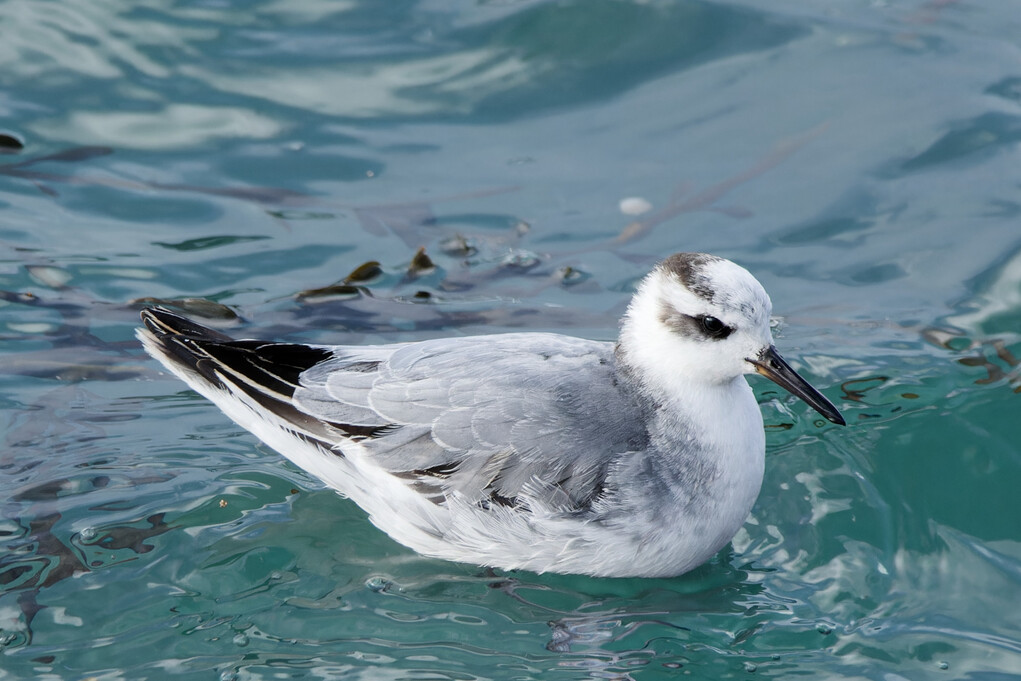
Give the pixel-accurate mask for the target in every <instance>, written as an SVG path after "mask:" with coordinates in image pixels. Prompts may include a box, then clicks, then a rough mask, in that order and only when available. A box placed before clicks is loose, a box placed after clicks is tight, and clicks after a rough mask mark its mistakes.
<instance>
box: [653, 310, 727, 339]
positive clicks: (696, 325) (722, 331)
mask: <svg viewBox="0 0 1021 681" xmlns="http://www.w3.org/2000/svg"><path fill="white" fill-rule="evenodd" d="M659 318H660V320H661V321H662V322H663V323H664V324H666V325H667V326H668V327H669V328H670V330H671V331H673V332H674V333H676V334H677V335H679V336H684V337H685V338H695V339H703V340H714V341H716V340H723V339H724V338H726V337H727V336H729V335H730V334H732V333H734V327H732V326H727V325H726V324H724V323H723V322H722V321H720V320H719V319H717V318H716V317H713V316H712V315H697V316H695V315H688V314H684V313H681V312H678V311H677V310H675V309H674V308H673V307H671V306H670V305H667V304H664V305H663V309H662V312H661V313H660V316H659Z"/></svg>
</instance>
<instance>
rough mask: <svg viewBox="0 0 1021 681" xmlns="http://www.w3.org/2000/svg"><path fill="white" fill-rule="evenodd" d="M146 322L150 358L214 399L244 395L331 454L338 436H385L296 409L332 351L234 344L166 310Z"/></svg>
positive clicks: (150, 312)
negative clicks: (304, 383)
mask: <svg viewBox="0 0 1021 681" xmlns="http://www.w3.org/2000/svg"><path fill="white" fill-rule="evenodd" d="M141 317H142V323H143V324H144V325H145V328H143V329H139V333H138V335H139V338H140V339H141V341H142V343H143V345H144V346H145V348H146V350H147V351H148V352H149V354H151V355H152V356H153V357H155V358H156V359H158V360H160V362H162V363H163V365H164V366H166V367H167V368H168V369H170V370H171V371H173V372H174V373H175V374H177V375H178V376H179V377H180V378H182V379H183V380H184V381H185V382H186V383H188V385H190V386H191V387H192V388H193V389H195V390H196V391H197V392H199V393H202V394H203V395H206V396H207V397H210V399H212V397H211V396H210V395H209V392H210V391H209V388H210V387H211V388H215V389H217V390H218V391H220V392H226V393H228V394H233V395H238V394H243V395H244V396H246V397H247V398H248V400H250V401H251V402H254V403H255V404H257V405H259V407H261V408H262V409H265V410H266V411H267V412H269V413H271V414H273V415H275V416H276V417H277V418H278V419H280V420H281V421H282V425H283V426H284V427H286V428H287V429H288V430H291V431H293V432H295V433H298V434H301V435H304V436H307V437H310V438H313V439H314V440H316V441H318V442H319V443H320V444H321V445H322V446H323V447H324V448H326V449H333V445H335V444H336V443H337V440H338V436H342V437H348V438H352V437H358V438H363V437H373V436H375V435H378V434H379V433H380V432H382V431H383V430H385V428H381V427H379V426H360V425H353V424H343V423H332V422H327V421H323V420H322V419H319V418H316V417H315V416H312V415H310V414H307V413H305V412H304V411H301V410H300V409H298V408H297V407H296V406H295V405H294V402H293V397H294V391H295V389H296V388H298V387H299V386H300V377H301V374H302V373H303V372H304V371H307V370H308V369H310V368H312V367H313V366H315V365H317V364H319V363H320V362H323V361H326V360H328V359H330V358H332V357H333V353H332V351H330V350H329V349H326V348H320V347H314V346H309V345H300V344H296V343H273V342H269V341H259V340H234V339H232V338H231V337H230V336H227V335H226V334H223V333H220V332H219V331H215V330H213V329H210V328H207V327H205V326H202V325H201V324H198V323H196V322H194V321H192V320H190V319H187V318H185V317H182V316H180V315H178V314H175V313H173V312H171V311H169V310H167V309H165V308H161V307H153V308H147V309H145V310H143V311H142V313H141ZM214 401H216V400H215V399H214Z"/></svg>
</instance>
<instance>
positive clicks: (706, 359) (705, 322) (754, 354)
mask: <svg viewBox="0 0 1021 681" xmlns="http://www.w3.org/2000/svg"><path fill="white" fill-rule="evenodd" d="M772 310H773V305H772V303H771V302H770V300H769V296H768V295H767V294H766V291H765V289H763V288H762V285H761V284H760V283H759V282H758V281H757V280H756V279H755V277H753V276H752V275H751V273H749V272H748V270H746V269H744V268H743V267H740V266H739V265H736V264H734V263H732V262H730V261H729V260H725V259H723V258H718V257H716V256H712V255H707V254H705V253H677V254H675V255H672V256H670V257H669V258H667V259H666V260H664V261H663V262H661V263H659V264H658V265H657V266H656V268H655V269H653V270H652V272H650V273H649V275H648V276H647V277H646V278H645V279H644V280H643V281H642V283H641V285H640V286H639V288H638V292H637V293H636V294H635V296H634V298H633V299H632V301H631V305H630V306H629V307H628V311H627V314H626V315H625V317H624V322H623V327H622V329H621V339H620V340H621V346H620V347H621V352H622V353H623V355H624V359H625V361H627V362H628V363H629V364H631V365H632V366H633V367H635V368H636V369H638V370H639V371H640V372H641V373H642V376H644V377H646V378H647V379H648V380H653V381H656V382H658V383H659V384H660V385H659V386H658V387H659V388H660V389H662V390H664V391H666V393H667V394H681V393H683V392H686V390H685V387H690V386H692V385H694V384H700V385H702V386H711V385H723V384H728V383H730V382H732V381H734V380H737V379H738V378H740V377H741V376H742V375H743V374H748V373H759V374H762V375H764V376H766V377H767V378H769V379H770V380H772V381H774V382H776V383H777V384H779V385H780V386H782V387H784V388H786V389H787V390H789V391H791V392H792V393H793V394H795V395H797V396H798V397H800V398H802V399H803V400H805V401H806V402H808V404H809V405H811V406H812V407H813V408H815V409H816V410H817V411H819V413H821V414H822V415H823V416H825V417H826V418H828V419H829V420H831V421H834V422H835V423H843V419H842V418H841V416H840V414H839V412H838V411H837V409H836V407H834V406H833V405H832V404H831V403H830V402H829V401H828V400H827V399H826V398H825V397H823V396H822V395H821V394H820V393H819V392H818V391H817V390H815V388H813V387H812V386H811V385H809V384H808V382H806V381H805V380H804V379H803V378H801V377H800V376H799V375H798V374H797V373H796V372H795V371H794V370H793V369H791V368H790V366H789V365H787V363H786V362H784V361H783V359H782V358H781V357H780V355H779V354H777V352H776V349H775V348H774V347H773V334H772V333H771V331H770V328H769V316H770V313H771V312H772Z"/></svg>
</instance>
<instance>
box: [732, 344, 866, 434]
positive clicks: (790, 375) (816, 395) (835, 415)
mask: <svg viewBox="0 0 1021 681" xmlns="http://www.w3.org/2000/svg"><path fill="white" fill-rule="evenodd" d="M748 361H749V362H750V363H751V364H752V365H753V366H754V367H755V371H757V372H758V373H760V374H762V375H763V376H765V377H766V378H768V379H769V380H771V381H773V382H774V383H776V384H777V385H778V386H780V387H781V388H784V389H785V390H788V391H790V393H791V394H792V395H795V396H796V397H800V398H801V399H803V400H804V401H805V402H807V403H808V406H810V407H812V409H815V410H816V411H817V412H819V413H820V414H822V415H823V416H825V417H826V418H827V419H828V420H829V421H832V422H833V423H836V424H837V425H841V426H843V425H847V422H846V421H844V417H843V416H841V415H840V412H839V411H837V408H836V407H834V406H833V403H832V402H830V401H829V400H827V399H826V398H825V397H824V396H823V394H822V393H821V392H819V391H818V390H816V389H815V388H813V387H812V385H811V384H810V383H809V382H808V381H806V380H805V379H803V378H802V377H801V376H799V375H798V372H797V371H795V370H794V369H792V368H791V365H790V364H788V363H787V362H785V361H784V358H783V357H781V356H780V353H778V352H777V351H776V348H775V347H773V346H772V345H770V346H769V347H767V348H766V349H764V350H763V351H762V352H761V353H759V356H758V357H757V358H756V359H749V360H748Z"/></svg>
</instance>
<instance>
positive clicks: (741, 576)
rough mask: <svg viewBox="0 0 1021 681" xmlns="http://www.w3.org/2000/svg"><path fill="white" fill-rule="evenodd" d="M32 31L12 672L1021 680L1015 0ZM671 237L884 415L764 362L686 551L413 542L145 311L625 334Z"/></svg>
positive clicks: (8, 82) (16, 172)
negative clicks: (761, 470) (708, 517)
mask: <svg viewBox="0 0 1021 681" xmlns="http://www.w3.org/2000/svg"><path fill="white" fill-rule="evenodd" d="M0 66H2V68H0V85H2V86H0V133H2V134H4V135H7V136H9V137H7V138H0V141H4V140H6V142H5V145H6V146H8V147H15V146H18V145H17V144H16V142H20V144H21V145H22V146H23V148H21V149H15V148H10V149H8V150H7V152H8V153H4V154H2V155H0V290H2V291H3V293H2V294H0V301H5V302H0V353H2V357H0V367H2V371H0V381H2V386H3V388H2V391H0V408H2V410H3V411H2V416H0V418H2V423H3V426H4V435H3V445H2V449H0V498H2V504H3V505H2V513H0V542H2V543H0V679H29V678H44V679H45V678H61V679H63V678H67V679H92V678H95V679H163V678H207V679H218V680H223V681H230V680H233V679H239V680H240V679H279V678H319V679H459V680H460V679H549V678H554V679H555V678H563V679H572V678H583V679H607V678H610V679H635V680H639V679H641V680H646V679H660V678H675V677H678V676H684V675H688V676H690V677H692V678H704V679H724V678H742V679H747V678H754V677H758V676H763V677H770V678H773V677H775V678H784V679H786V678H795V677H801V678H809V679H883V680H884V681H887V680H896V679H912V680H915V679H994V680H1001V679H1008V678H1021V634H1019V632H1021V612H1019V607H1018V604H1019V603H1021V501H1019V495H1018V490H1021V444H1019V442H1021V395H1019V392H1021V369H1019V365H1021V360H1019V358H1021V334H1019V329H1021V192H1019V187H1021V153H1019V150H1021V144H1019V143H1021V13H1019V12H1018V11H1017V9H1016V7H1015V6H1014V5H1013V4H1012V3H1008V2H1003V3H967V2H947V1H939V2H937V1H935V0H931V1H929V2H923V1H912V2H896V3H894V2H854V1H851V0H835V1H833V2H808V1H807V0H800V1H799V0H782V1H779V2H772V3H754V2H740V1H738V2H731V3H717V2H683V1H679V2H671V1H667V0H662V1H660V0H649V1H647V2H625V1H623V0H584V1H582V0H576V1H574V2H537V1H532V2H528V1H521V2H467V1H448V2H439V1H435V0H419V1H417V2H413V1H410V0H409V1H404V0H400V1H396V0H395V1H387V2H382V1H377V2H366V1H364V0H346V1H341V0H338V1H337V2H325V1H322V0H319V1H317V0H294V1H291V2H286V3H285V2H280V1H275V2H274V1H267V2H253V3H245V4H241V3H234V4H230V3H225V2H200V3H171V2H160V1H159V0H151V1H147V2H142V3H109V2H88V3H66V2H48V1H46V0H20V1H19V0H9V1H8V2H5V3H3V8H2V12H0ZM629 198H630V199H635V198H638V199H643V200H644V201H646V202H648V204H650V205H651V209H650V210H649V211H648V212H645V213H643V214H640V215H630V214H624V213H623V212H622V209H621V207H622V205H623V206H624V207H625V208H630V206H633V205H640V202H635V201H631V202H625V203H623V204H622V203H621V202H622V201H623V200H625V199H629ZM419 247H424V248H425V252H426V254H427V255H428V256H429V257H430V258H431V259H432V261H433V262H434V264H435V266H436V267H435V268H434V269H432V270H425V271H417V270H416V271H415V272H413V273H409V272H408V269H409V265H410V263H412V260H413V257H414V255H415V251H416V249H418V248H419ZM678 250H701V251H709V252H713V253H716V254H719V255H723V256H726V257H728V258H731V259H734V260H736V261H738V262H739V263H741V264H742V265H744V266H745V267H747V268H748V269H750V270H751V271H752V272H753V273H754V274H755V275H756V276H757V277H758V278H759V279H760V280H761V281H762V282H763V284H764V285H765V287H766V288H767V290H769V291H770V293H771V295H772V297H773V302H774V308H775V312H776V314H777V316H778V326H777V329H776V335H777V343H778V345H779V346H780V348H781V351H782V352H783V353H784V354H785V356H786V357H787V358H788V360H790V361H791V362H792V363H793V364H795V365H796V366H797V367H798V368H799V369H801V370H803V372H804V373H805V374H806V375H807V376H808V377H809V378H810V379H811V380H812V381H813V382H814V383H815V384H816V385H818V386H820V387H822V388H823V389H824V391H825V392H826V393H827V395H828V396H829V397H831V398H832V399H834V401H836V402H837V403H838V404H839V405H840V406H841V408H842V410H843V411H844V414H845V416H846V417H847V419H848V422H849V426H848V427H847V428H844V429H840V428H837V427H834V426H831V425H830V424H826V423H825V422H823V421H822V420H821V419H820V418H819V417H818V416H817V415H815V414H814V413H813V412H811V411H810V410H809V409H808V408H807V407H805V405H803V404H801V403H798V402H796V401H793V400H792V399H790V398H788V397H786V396H784V395H781V394H780V393H779V392H778V391H777V390H775V389H774V388H773V387H772V386H771V384H767V383H766V382H764V381H760V380H757V379H756V378H753V379H752V381H753V383H754V388H755V390H756V393H757V395H759V397H760V400H761V402H762V406H763V411H764V415H765V420H766V423H767V428H768V432H767V441H768V452H767V472H766V478H765V482H764V485H763V490H762V494H761V497H760V498H759V501H758V503H757V505H756V506H755V509H754V511H753V513H752V516H751V517H750V518H749V520H748V523H747V524H746V525H745V527H744V528H743V529H742V531H741V532H740V533H739V534H738V536H737V537H736V538H735V540H734V542H733V544H732V547H731V548H729V549H727V550H726V551H724V552H723V553H721V554H720V555H719V556H717V557H716V558H715V559H714V560H713V561H711V562H710V563H709V564H707V565H705V566H703V567H702V568H700V569H698V570H696V571H694V572H692V573H690V574H688V575H685V576H683V577H680V578H676V579H669V580H608V579H591V578H582V577H570V576H555V575H535V574H530V573H500V572H497V573H493V572H487V571H484V570H480V569H478V568H475V567H472V566H464V565H456V564H450V563H444V562H440V561H435V560H429V559H425V558H421V557H418V556H416V555H415V554H413V553H411V552H410V551H408V550H406V549H404V548H402V547H401V546H399V545H397V544H395V543H393V542H392V541H390V540H389V539H388V538H387V537H386V536H385V535H383V534H382V533H381V532H379V531H378V530H376V529H375V528H374V527H372V525H371V524H370V523H369V522H368V521H367V520H366V518H365V517H364V515H363V514H362V513H361V512H360V511H359V509H358V508H357V507H355V506H354V505H353V504H351V503H350V502H348V501H346V500H344V499H341V498H339V497H337V496H336V495H334V494H333V493H332V492H329V491H328V490H324V489H323V488H322V487H321V486H320V485H319V484H318V483H316V481H314V480H312V479H310V478H309V477H308V476H307V475H305V474H304V473H302V472H301V471H299V470H297V469H295V468H293V467H291V466H290V465H289V464H287V463H286V462H284V460H283V459H282V458H281V457H279V456H278V455H276V454H275V453H273V452H271V451H269V450H267V449H265V448H264V447H262V446H261V445H259V444H258V443H257V442H256V441H255V440H254V438H253V437H251V436H250V435H248V434H247V433H245V432H243V431H241V430H240V429H239V428H238V427H236V426H234V425H233V424H232V423H230V422H229V421H228V420H227V419H226V418H224V417H223V416H221V415H220V414H219V412H218V411H217V410H216V409H215V408H214V407H212V406H211V405H209V404H207V403H206V402H205V401H203V400H202V399H200V398H198V397H197V396H196V395H194V394H193V393H191V392H190V391H188V390H185V389H184V388H183V386H182V385H181V384H180V383H179V382H177V381H176V380H174V379H172V378H171V377H169V376H167V375H166V374H164V373H161V372H160V371H159V368H158V367H157V366H156V364H155V363H154V362H153V361H150V360H148V359H147V358H146V357H145V356H144V355H143V353H142V352H141V350H140V348H139V347H138V345H137V343H136V342H135V341H134V339H133V336H132V333H133V327H134V326H135V324H136V321H137V310H138V309H139V307H141V306H142V305H143V304H144V302H142V301H143V299H159V300H164V301H177V303H176V304H177V305H178V306H180V307H183V308H184V309H186V310H189V311H191V312H192V313H195V314H205V315H212V316H213V317H215V319H214V323H216V324H217V325H218V326H220V327H222V328H224V329H225V330H227V331H228V332H230V333H234V334H237V335H243V336H265V337H273V338H281V339H295V340H305V341H316V342H351V343H359V342H393V341H402V340H410V339H420V338H427V337H434V336H441V335H450V334H470V333H491V332H500V331H507V330H521V329H529V330H558V331H564V332H569V333H574V334H578V335H582V336H586V337H590V338H601V339H609V338H612V337H613V336H614V335H615V333H616V320H617V318H618V316H619V315H620V313H621V311H622V309H623V307H624V305H625V304H626V302H627V300H628V297H629V294H630V291H631V290H632V288H633V286H634V283H635V282H636V280H637V279H638V278H639V277H641V276H642V275H643V274H644V273H645V272H646V271H647V270H648V268H649V267H650V265H651V264H652V263H653V262H655V261H656V260H657V259H658V258H660V257H662V256H663V255H665V254H668V253H671V252H674V251H678ZM367 261H378V262H379V263H380V266H381V271H380V272H378V273H376V274H372V272H368V274H370V275H372V276H368V277H367V278H366V277H364V276H362V275H365V274H366V271H365V270H362V271H361V272H360V273H359V276H356V277H354V279H356V280H357V281H353V282H349V283H348V284H346V285H344V281H345V279H347V278H348V275H349V274H350V273H351V272H352V271H353V270H355V269H356V268H357V267H358V266H359V265H361V264H362V263H365V262H367ZM334 284H341V285H340V286H337V287H334V288H332V289H329V290H328V291H326V292H322V291H319V292H316V289H323V288H325V287H330V286H332V285H334ZM352 286H357V287H360V288H357V287H356V288H352ZM189 299H205V300H206V301H210V302H208V303H205V304H200V303H198V302H196V301H195V300H189ZM664 521H665V522H668V521H669V519H664Z"/></svg>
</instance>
